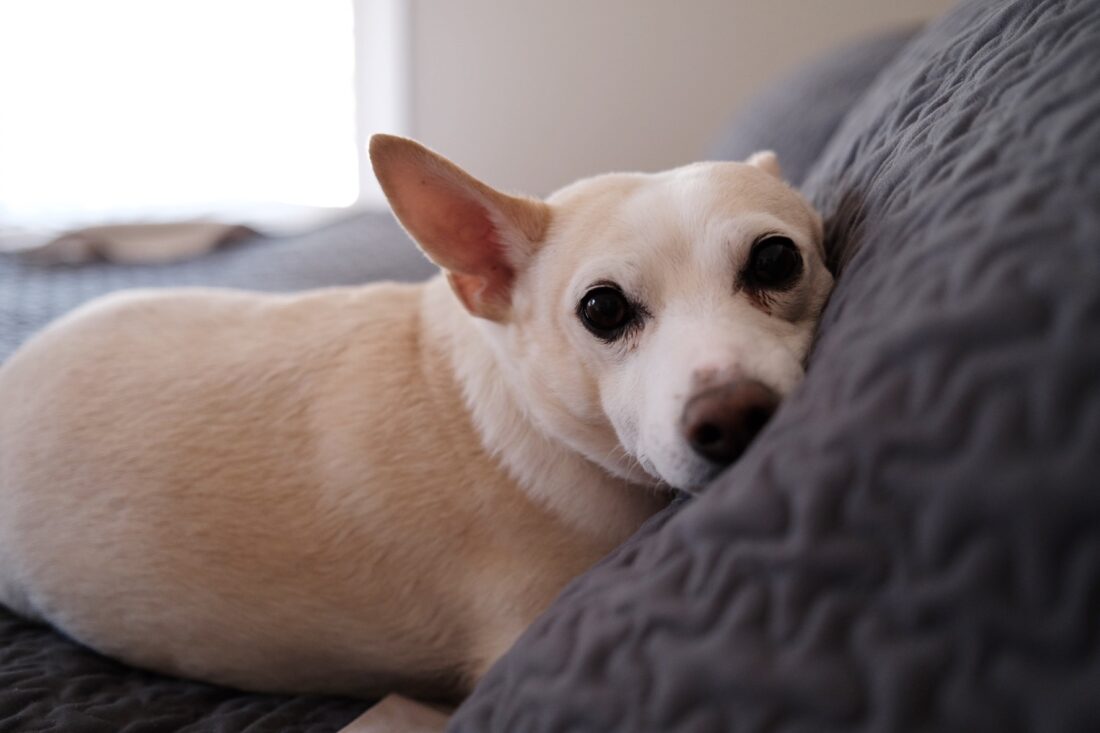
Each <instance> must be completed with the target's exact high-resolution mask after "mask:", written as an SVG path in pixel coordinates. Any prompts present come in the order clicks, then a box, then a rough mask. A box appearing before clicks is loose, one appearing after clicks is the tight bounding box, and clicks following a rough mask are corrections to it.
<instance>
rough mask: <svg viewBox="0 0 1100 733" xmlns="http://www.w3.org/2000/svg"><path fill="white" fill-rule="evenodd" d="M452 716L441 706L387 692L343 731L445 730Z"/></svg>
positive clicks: (435, 732) (400, 732)
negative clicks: (444, 711)
mask: <svg viewBox="0 0 1100 733" xmlns="http://www.w3.org/2000/svg"><path fill="white" fill-rule="evenodd" d="M448 720H450V716H449V715H448V714H446V713H443V712H441V711H440V709H439V708H436V707H429V706H428V705H425V704H424V703H419V702H416V701H415V700H410V699H409V698H407V697H402V696H401V695H387V696H386V697H384V698H382V701H381V702H379V703H378V704H377V705H374V706H373V707H371V708H370V709H369V710H367V712H365V713H363V714H362V715H360V716H359V717H358V718H356V719H355V720H353V721H352V722H351V723H349V724H348V725H347V727H345V728H341V729H340V733H442V731H443V729H444V728H446V727H447V721H448Z"/></svg>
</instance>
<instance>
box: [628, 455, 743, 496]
mask: <svg viewBox="0 0 1100 733" xmlns="http://www.w3.org/2000/svg"><path fill="white" fill-rule="evenodd" d="M637 461H638V464H639V465H640V466H641V467H642V468H643V469H644V470H645V472H646V474H648V476H649V477H650V479H651V480H652V481H653V482H654V483H655V484H657V485H660V486H663V487H665V488H668V489H676V490H678V491H684V492H687V493H689V494H698V493H700V492H701V491H702V490H703V489H704V488H706V486H707V484H709V483H710V482H711V480H712V479H714V477H715V476H717V475H718V474H719V473H721V472H722V469H723V468H724V467H723V466H716V465H714V464H713V463H710V462H709V461H705V460H702V459H699V458H696V457H695V456H694V455H692V456H689V457H684V456H678V457H676V458H672V459H671V460H668V459H666V460H663V461H659V462H658V461H654V460H651V459H649V458H647V457H646V456H644V455H643V456H638V457H637Z"/></svg>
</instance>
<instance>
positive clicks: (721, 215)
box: [549, 163, 814, 250]
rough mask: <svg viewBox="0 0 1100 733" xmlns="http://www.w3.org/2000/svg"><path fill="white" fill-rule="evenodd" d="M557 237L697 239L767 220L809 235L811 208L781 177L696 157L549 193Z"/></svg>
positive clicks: (691, 242)
mask: <svg viewBox="0 0 1100 733" xmlns="http://www.w3.org/2000/svg"><path fill="white" fill-rule="evenodd" d="M549 203H550V204H551V205H553V206H554V208H555V209H556V210H557V212H558V215H559V224H560V226H559V229H558V231H559V232H560V233H561V234H562V235H563V236H562V239H564V240H567V241H569V242H570V243H575V244H577V245H579V246H585V245H587V246H591V247H599V248H601V249H605V250H606V248H609V247H611V248H619V247H622V248H631V247H633V246H637V245H638V244H642V243H645V244H646V245H648V246H655V245H663V246H667V247H678V246H688V247H691V246H695V245H697V244H700V243H702V242H703V241H704V240H706V239H708V237H709V234H710V233H711V232H712V231H713V230H714V228H715V227H728V226H730V225H731V224H734V223H736V222H737V221H739V220H746V219H755V220H757V221H760V220H773V221H776V222H778V223H782V224H783V225H785V226H788V227H791V228H794V229H795V230H799V231H804V232H807V233H810V234H812V232H813V231H814V214H813V211H812V210H811V209H810V207H809V205H808V204H807V203H806V201H805V200H804V199H803V198H802V197H801V196H800V195H799V194H798V193H797V192H795V191H794V190H793V189H792V188H790V187H789V186H788V185H787V184H785V183H783V182H782V181H780V180H779V179H777V178H775V177H774V176H772V175H770V174H768V173H767V172H765V171H762V170H760V169H758V168H756V167H754V166H751V165H747V164H744V163H695V164H692V165H689V166H684V167H682V168H676V169H673V170H670V171H665V172H662V173H653V174H610V175H604V176H597V177H595V178H590V179H586V180H583V181H580V182H578V183H575V184H573V185H572V186H570V187H568V188H566V189H563V190H561V191H559V192H558V193H556V194H554V196H552V197H551V198H550V199H549Z"/></svg>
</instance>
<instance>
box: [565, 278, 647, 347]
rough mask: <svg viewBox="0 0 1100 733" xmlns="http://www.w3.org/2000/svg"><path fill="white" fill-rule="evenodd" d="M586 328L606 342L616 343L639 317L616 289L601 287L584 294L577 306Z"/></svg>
mask: <svg viewBox="0 0 1100 733" xmlns="http://www.w3.org/2000/svg"><path fill="white" fill-rule="evenodd" d="M577 315H578V316H579V317H580V319H581V323H583V324H584V327H585V328H587V329H588V330H589V331H591V332H592V334H593V335H595V336H598V337H599V338H601V339H604V340H605V341H614V340H615V339H617V338H618V337H619V336H621V335H622V334H623V333H624V331H625V330H626V327H627V326H629V325H630V324H631V322H633V321H634V319H635V318H636V316H637V313H636V310H635V308H634V306H633V305H631V304H630V301H629V300H627V299H626V296H625V295H623V294H622V291H620V290H619V289H618V288H616V287H612V286H610V285H601V286H600V287H597V288H593V289H592V290H589V291H588V292H587V293H585V294H584V297H583V298H581V302H580V304H579V305H578V306H577Z"/></svg>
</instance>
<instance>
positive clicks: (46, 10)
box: [0, 0, 394, 225]
mask: <svg viewBox="0 0 1100 733" xmlns="http://www.w3.org/2000/svg"><path fill="white" fill-rule="evenodd" d="M373 4H374V5H378V4H379V3H378V2H377V0H373ZM390 4H392V2H391V3H390ZM370 5H372V2H368V0H357V1H356V2H353V1H352V0H309V1H307V0H178V1H168V0H157V1H156V2H151V1H150V0H94V1H89V0H4V2H0V223H6V224H8V225H12V224H22V225H27V224H32V223H36V222H37V223H48V224H56V223H57V222H58V221H65V222H68V223H73V222H80V221H87V220H103V219H127V218H138V217H142V216H145V215H148V214H149V213H156V214H158V215H161V216H164V215H172V214H176V213H178V214H191V213H209V212H211V211H225V210H231V209H232V208H233V207H234V206H249V205H254V204H273V203H274V204H293V205H301V206H326V207H332V206H346V205H349V204H352V203H354V202H355V201H356V200H357V199H359V197H360V187H361V178H362V174H363V171H362V170H361V168H362V164H363V157H362V154H361V145H362V142H363V138H364V130H363V121H364V119H365V117H364V112H363V109H361V107H362V105H363V104H364V103H365V100H363V99H362V95H363V94H364V89H366V86H365V85H364V80H363V78H362V74H363V70H362V69H361V68H360V69H359V70H358V72H359V73H358V78H357V68H356V66H357V63H361V60H360V61H357V54H356V51H357V35H358V38H359V43H362V41H363V39H364V37H365V36H364V33H363V30H362V23H363V21H364V19H363V18H362V17H360V18H359V19H358V20H359V23H360V27H359V28H358V33H357V26H356V14H357V13H359V14H360V15H361V14H362V13H363V12H364V8H367V7H368V6H370ZM381 5H387V3H381ZM372 51H373V52H374V53H373V56H372V58H373V59H374V60H375V62H376V63H382V64H386V60H385V59H383V60H382V61H378V51H377V49H372ZM362 57H363V54H362V53H360V58H362ZM378 77H379V75H378V74H377V73H375V78H376V79H377V78H378ZM375 86H384V85H381V84H376V85H375ZM390 86H392V84H391V85H390ZM388 93H389V94H391V96H392V94H393V93H394V92H393V91H392V89H391V90H390V91H389V92H388ZM357 94H358V95H359V100H358V102H357Z"/></svg>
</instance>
